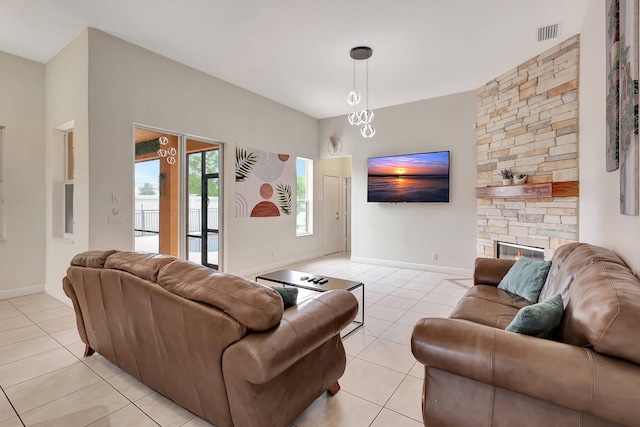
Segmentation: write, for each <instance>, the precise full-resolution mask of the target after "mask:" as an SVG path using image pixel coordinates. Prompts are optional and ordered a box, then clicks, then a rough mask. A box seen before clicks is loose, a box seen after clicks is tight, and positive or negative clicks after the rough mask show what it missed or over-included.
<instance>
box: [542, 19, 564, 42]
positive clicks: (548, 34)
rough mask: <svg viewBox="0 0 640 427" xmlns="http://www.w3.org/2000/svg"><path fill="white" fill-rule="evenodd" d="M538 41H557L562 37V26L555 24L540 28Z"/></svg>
mask: <svg viewBox="0 0 640 427" xmlns="http://www.w3.org/2000/svg"><path fill="white" fill-rule="evenodd" d="M537 31H538V41H539V42H543V41H545V40H549V39H555V38H556V37H558V36H559V35H560V24H559V23H555V24H551V25H546V26H544V27H539V28H538V30H537Z"/></svg>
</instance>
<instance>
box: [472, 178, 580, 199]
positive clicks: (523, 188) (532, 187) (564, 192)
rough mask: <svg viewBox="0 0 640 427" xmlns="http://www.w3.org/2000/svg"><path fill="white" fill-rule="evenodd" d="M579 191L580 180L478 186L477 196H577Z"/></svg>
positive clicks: (487, 197) (521, 197) (501, 197)
mask: <svg viewBox="0 0 640 427" xmlns="http://www.w3.org/2000/svg"><path fill="white" fill-rule="evenodd" d="M579 193H580V187H579V182H578V181H563V182H541V183H536V184H519V185H503V186H488V187H476V197H477V198H478V199H494V198H496V199H506V198H511V199H513V198H517V199H526V198H538V197H576V196H578V195H579Z"/></svg>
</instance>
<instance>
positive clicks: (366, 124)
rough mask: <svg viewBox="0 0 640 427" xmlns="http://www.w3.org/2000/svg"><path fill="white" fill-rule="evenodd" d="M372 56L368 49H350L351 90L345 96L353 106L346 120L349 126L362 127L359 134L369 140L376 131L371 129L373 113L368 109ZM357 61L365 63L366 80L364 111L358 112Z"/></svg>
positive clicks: (359, 96)
mask: <svg viewBox="0 0 640 427" xmlns="http://www.w3.org/2000/svg"><path fill="white" fill-rule="evenodd" d="M371 55H373V50H372V49H371V48H370V47H366V46H359V47H354V48H353V49H351V52H350V56H351V58H352V59H353V89H352V90H351V92H349V95H347V102H348V103H349V105H353V112H351V113H349V115H348V116H347V119H348V120H349V124H351V125H358V126H359V125H362V127H361V128H360V133H361V134H362V136H363V137H364V138H371V137H372V136H373V135H375V134H376V129H375V128H374V127H373V125H372V124H371V122H372V121H373V111H371V110H370V109H369V58H371ZM357 61H366V62H365V65H366V75H365V76H366V79H365V97H366V103H365V109H364V110H362V111H360V112H358V107H357V105H358V103H360V100H361V98H362V96H361V95H360V92H358V88H357V85H356V80H357V79H356V74H357V73H356V71H357V70H356V62H357Z"/></svg>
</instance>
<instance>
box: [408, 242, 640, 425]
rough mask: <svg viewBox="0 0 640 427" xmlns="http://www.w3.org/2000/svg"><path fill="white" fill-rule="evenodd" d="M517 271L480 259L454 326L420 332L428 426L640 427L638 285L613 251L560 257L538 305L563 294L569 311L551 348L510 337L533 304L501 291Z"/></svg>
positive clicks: (418, 353)
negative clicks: (508, 276) (500, 286)
mask: <svg viewBox="0 0 640 427" xmlns="http://www.w3.org/2000/svg"><path fill="white" fill-rule="evenodd" d="M633 255H634V256H635V255H637V254H633ZM512 264H513V261H506V260H497V259H487V258H482V259H477V260H476V266H475V272H474V283H475V286H473V288H472V289H470V290H469V291H468V292H467V294H466V295H465V296H464V297H463V298H462V300H461V301H460V302H459V304H458V305H457V307H456V308H455V309H454V311H453V312H452V314H451V315H450V318H449V319H436V318H427V319H422V320H420V321H419V322H418V324H417V325H416V326H415V328H414V331H413V336H412V340H411V348H412V351H413V354H414V356H415V357H416V358H417V359H418V360H419V361H420V362H421V363H422V364H424V365H425V377H424V390H423V419H424V424H425V425H427V426H429V427H432V426H448V427H455V426H470V427H471V426H472V427H482V426H545V427H548V426H562V427H566V426H583V427H596V426H597V427H601V426H619V425H622V426H640V281H639V280H638V278H637V277H636V276H634V274H633V273H632V271H631V270H630V269H629V267H628V266H627V265H626V264H625V262H624V261H623V260H622V259H621V258H620V257H618V256H617V255H616V254H614V253H613V252H611V251H609V250H606V249H603V248H600V247H597V246H593V245H588V244H582V243H574V244H568V245H564V246H562V247H560V248H558V249H557V250H556V251H555V253H554V256H553V258H552V266H551V270H550V272H549V275H548V277H547V280H546V283H545V285H544V288H543V289H542V293H541V294H540V298H539V301H543V300H545V299H546V298H548V297H550V296H552V295H555V294H557V293H560V294H561V296H562V299H563V304H564V306H565V311H564V317H563V319H562V323H561V325H560V327H559V328H558V330H557V333H556V335H555V339H554V340H547V339H541V338H535V337H532V336H527V335H521V334H517V333H514V332H507V331H505V330H504V328H505V327H506V326H507V325H508V324H509V323H510V322H511V320H512V319H513V317H514V316H515V315H516V313H517V312H518V310H519V309H520V308H521V307H524V306H526V305H529V304H531V303H530V302H528V301H526V300H524V299H522V298H520V297H518V296H516V295H513V294H509V293H507V292H504V291H502V290H500V289H498V288H497V287H496V286H497V285H498V284H499V282H500V280H501V278H502V277H503V276H504V275H505V273H506V272H507V271H508V270H509V268H510V267H511V265H512Z"/></svg>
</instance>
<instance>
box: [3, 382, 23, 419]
mask: <svg viewBox="0 0 640 427" xmlns="http://www.w3.org/2000/svg"><path fill="white" fill-rule="evenodd" d="M0 390H2V393H3V394H4V397H5V398H6V399H7V402H9V405H11V409H13V412H14V413H15V414H16V417H18V419H19V420H20V423H22V426H23V427H24V425H25V424H24V421H22V417H21V416H20V414H18V411H16V408H15V406H13V403H12V402H11V400H10V399H9V396H7V392H6V391H4V387H2V386H0Z"/></svg>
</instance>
